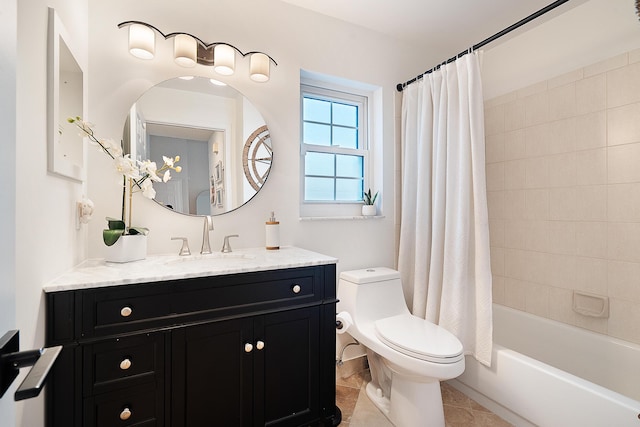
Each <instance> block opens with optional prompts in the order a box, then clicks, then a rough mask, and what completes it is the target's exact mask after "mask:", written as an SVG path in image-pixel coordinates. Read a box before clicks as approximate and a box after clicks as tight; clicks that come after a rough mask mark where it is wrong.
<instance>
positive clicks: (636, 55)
mask: <svg viewBox="0 0 640 427" xmlns="http://www.w3.org/2000/svg"><path fill="white" fill-rule="evenodd" d="M636 62H640V49H635V50H632V51H631V52H629V64H635V63H636Z"/></svg>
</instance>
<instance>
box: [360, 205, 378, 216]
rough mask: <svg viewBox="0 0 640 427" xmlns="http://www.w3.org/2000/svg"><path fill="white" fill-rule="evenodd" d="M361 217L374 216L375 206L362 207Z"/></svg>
mask: <svg viewBox="0 0 640 427" xmlns="http://www.w3.org/2000/svg"><path fill="white" fill-rule="evenodd" d="M362 215H363V216H376V205H362Z"/></svg>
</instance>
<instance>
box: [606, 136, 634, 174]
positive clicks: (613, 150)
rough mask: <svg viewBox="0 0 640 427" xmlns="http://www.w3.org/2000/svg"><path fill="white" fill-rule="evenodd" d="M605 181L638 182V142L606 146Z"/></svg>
mask: <svg viewBox="0 0 640 427" xmlns="http://www.w3.org/2000/svg"><path fill="white" fill-rule="evenodd" d="M607 163H608V164H607V175H608V176H607V182H608V183H609V184H618V183H625V182H640V167H639V165H640V143H636V144H625V145H616V146H613V147H609V148H608V159H607Z"/></svg>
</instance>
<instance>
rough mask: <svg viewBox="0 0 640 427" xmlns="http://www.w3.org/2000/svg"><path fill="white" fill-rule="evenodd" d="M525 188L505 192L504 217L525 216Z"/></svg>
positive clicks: (518, 217)
mask: <svg viewBox="0 0 640 427" xmlns="http://www.w3.org/2000/svg"><path fill="white" fill-rule="evenodd" d="M524 212H525V197H524V190H511V191H505V192H504V219H520V218H523V217H524Z"/></svg>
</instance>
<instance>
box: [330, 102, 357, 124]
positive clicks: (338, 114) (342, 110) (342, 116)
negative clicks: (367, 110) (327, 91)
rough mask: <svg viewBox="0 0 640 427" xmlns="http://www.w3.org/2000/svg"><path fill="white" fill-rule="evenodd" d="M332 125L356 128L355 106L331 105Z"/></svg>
mask: <svg viewBox="0 0 640 427" xmlns="http://www.w3.org/2000/svg"><path fill="white" fill-rule="evenodd" d="M333 124H336V125H342V126H351V127H354V128H355V127H358V107H357V106H356V105H345V104H338V103H335V104H333Z"/></svg>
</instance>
